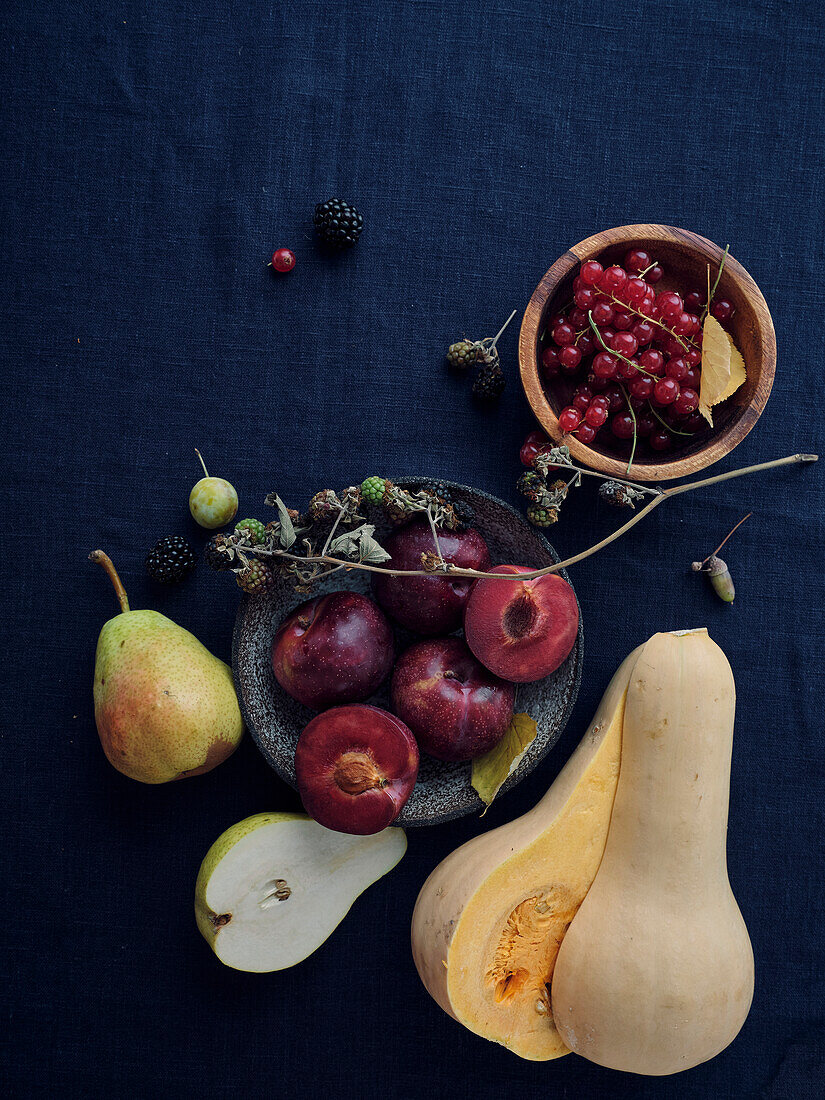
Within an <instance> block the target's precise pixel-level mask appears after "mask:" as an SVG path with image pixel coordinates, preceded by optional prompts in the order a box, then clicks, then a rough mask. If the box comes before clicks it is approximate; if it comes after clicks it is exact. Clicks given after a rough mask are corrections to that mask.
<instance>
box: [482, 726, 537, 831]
mask: <svg viewBox="0 0 825 1100" xmlns="http://www.w3.org/2000/svg"><path fill="white" fill-rule="evenodd" d="M537 733H538V727H537V726H536V723H535V721H534V720H533V719H532V718H531V717H530V715H529V714H514V715H513V717H512V720H511V721H510V725H509V726H508V727H507V730H506V732H505V734H504V736H503V737H502V739H501V740H500V741H499V743H498V744H497V745H496V746H495V747H494V748H492V749H490V751H489V752H487V753H485V754H484V756H478V757H476V759H475V760H474V761H473V769H472V776H471V779H470V782H471V783H472V785H473V787H474V789H475V791H476V793H477V794H478V797H479V798H480V799H481V801H482V802H483V803H484V811H483V813H482V815H481V816H482V817H484V814H486V813H487V811H488V810H489V808H490V806H491V805H492V804H493V800H494V799H495V797H496V795H497V794H498V792H499V791H500V790H501V788H502V786H503V785H504V783H505V781H506V780H507V779H508V777H509V776H511V775H512V774H513V772H514V771H515V770H516V768H517V767H518V766H519V764H520V763H521V761H522V759H523V757H524V754H525V753H526V752H527V750H528V749H529V748H530V746H531V745H532V743H533V742H534V741H535V739H536V734H537Z"/></svg>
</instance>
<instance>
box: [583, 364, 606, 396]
mask: <svg viewBox="0 0 825 1100" xmlns="http://www.w3.org/2000/svg"><path fill="white" fill-rule="evenodd" d="M591 366H592V364H591ZM585 382H586V383H587V385H588V386H589V387H590V389H591V390H592V391H593V393H601V391H602V390H606V389H607V387H608V385H609V382H608V380H607V379H606V378H599V376H598V374H594V373H593V371H592V370H591V371H588V373H587V377H586V378H585Z"/></svg>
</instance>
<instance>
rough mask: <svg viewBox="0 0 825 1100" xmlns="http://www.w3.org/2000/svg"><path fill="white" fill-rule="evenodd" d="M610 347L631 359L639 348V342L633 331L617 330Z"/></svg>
mask: <svg viewBox="0 0 825 1100" xmlns="http://www.w3.org/2000/svg"><path fill="white" fill-rule="evenodd" d="M610 348H611V350H612V351H616V352H618V353H619V355H624V356H626V357H627V358H628V359H629V358H630V357H631V355H635V354H636V352H637V351H638V350H639V343H638V341H637V339H636V337H635V336H634V335H633V333H632V332H617V333H616V335H615V336H614V337H613V339H612V340H611V341H610Z"/></svg>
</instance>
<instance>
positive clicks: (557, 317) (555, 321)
mask: <svg viewBox="0 0 825 1100" xmlns="http://www.w3.org/2000/svg"><path fill="white" fill-rule="evenodd" d="M566 320H567V314H565V313H554V314H553V316H552V317H551V318H550V325H549V327H550V328H551V329H553V328H555V327H556V325H563V324H564V323H565V321H566Z"/></svg>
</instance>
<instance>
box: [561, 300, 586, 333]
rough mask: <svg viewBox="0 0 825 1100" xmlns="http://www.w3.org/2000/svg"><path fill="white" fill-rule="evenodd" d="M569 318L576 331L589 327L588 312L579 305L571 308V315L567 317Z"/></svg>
mask: <svg viewBox="0 0 825 1100" xmlns="http://www.w3.org/2000/svg"><path fill="white" fill-rule="evenodd" d="M567 320H568V321H569V322H570V324H571V325H572V326H573V328H574V329H576V331H578V330H579V329H582V328H587V326H588V325H589V324H590V322H589V320H588V319H587V314H586V313H585V311H584V310H583V309H579V307H578V306H576V307H575V308H574V309H571V310H570V316H569V317H568V318H567Z"/></svg>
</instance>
